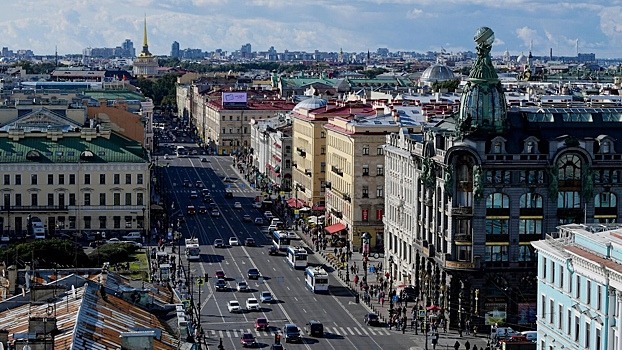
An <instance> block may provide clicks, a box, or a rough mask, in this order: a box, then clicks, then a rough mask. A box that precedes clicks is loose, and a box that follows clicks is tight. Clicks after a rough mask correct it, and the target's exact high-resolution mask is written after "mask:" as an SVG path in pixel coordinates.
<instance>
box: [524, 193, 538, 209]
mask: <svg viewBox="0 0 622 350" xmlns="http://www.w3.org/2000/svg"><path fill="white" fill-rule="evenodd" d="M520 207H521V208H529V209H536V208H538V209H542V196H541V195H539V194H537V193H525V194H524V195H522V196H521V197H520Z"/></svg>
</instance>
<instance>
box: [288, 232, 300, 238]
mask: <svg viewBox="0 0 622 350" xmlns="http://www.w3.org/2000/svg"><path fill="white" fill-rule="evenodd" d="M287 238H290V239H296V238H298V236H296V232H294V231H287Z"/></svg>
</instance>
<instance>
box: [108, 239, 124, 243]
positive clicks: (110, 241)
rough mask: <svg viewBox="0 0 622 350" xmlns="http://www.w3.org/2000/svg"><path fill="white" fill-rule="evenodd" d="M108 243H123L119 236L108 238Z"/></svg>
mask: <svg viewBox="0 0 622 350" xmlns="http://www.w3.org/2000/svg"><path fill="white" fill-rule="evenodd" d="M106 243H109V244H114V243H122V242H121V240H120V239H118V238H111V239H109V240H107V241H106Z"/></svg>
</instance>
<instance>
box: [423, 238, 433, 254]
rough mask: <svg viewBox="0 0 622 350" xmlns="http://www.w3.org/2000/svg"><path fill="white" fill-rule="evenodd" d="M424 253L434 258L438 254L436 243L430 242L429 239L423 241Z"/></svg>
mask: <svg viewBox="0 0 622 350" xmlns="http://www.w3.org/2000/svg"><path fill="white" fill-rule="evenodd" d="M423 255H425V256H426V257H428V258H433V257H434V255H436V249H434V244H428V241H423Z"/></svg>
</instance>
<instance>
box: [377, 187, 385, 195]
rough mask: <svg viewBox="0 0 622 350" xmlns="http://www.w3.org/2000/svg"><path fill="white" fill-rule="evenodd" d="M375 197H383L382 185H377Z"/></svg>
mask: <svg viewBox="0 0 622 350" xmlns="http://www.w3.org/2000/svg"><path fill="white" fill-rule="evenodd" d="M376 197H378V198H382V197H384V187H383V186H382V185H378V187H376Z"/></svg>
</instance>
